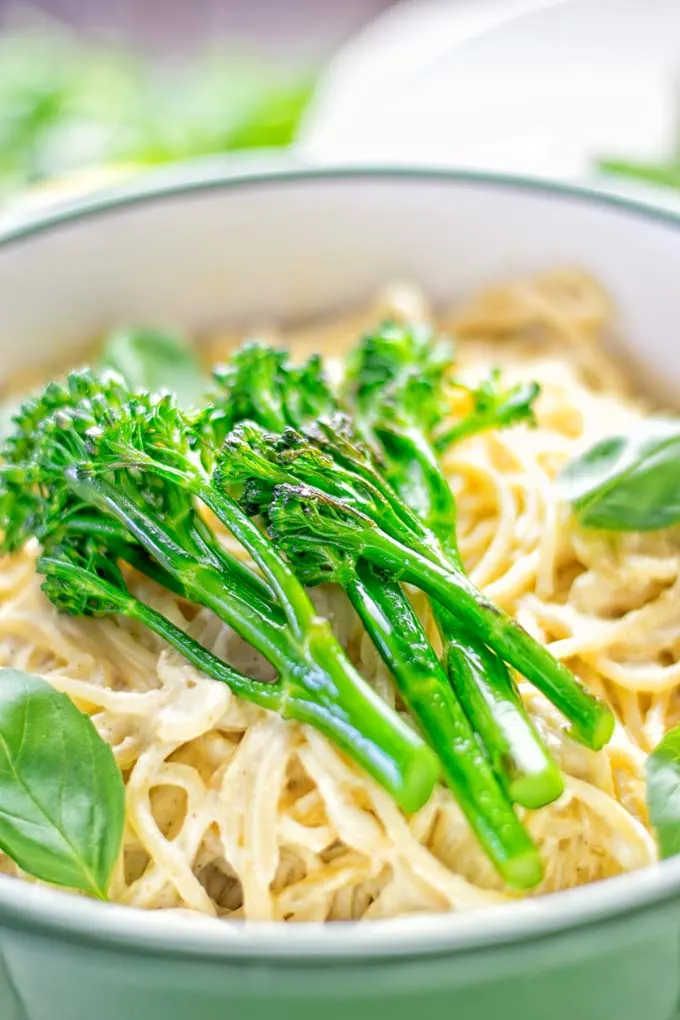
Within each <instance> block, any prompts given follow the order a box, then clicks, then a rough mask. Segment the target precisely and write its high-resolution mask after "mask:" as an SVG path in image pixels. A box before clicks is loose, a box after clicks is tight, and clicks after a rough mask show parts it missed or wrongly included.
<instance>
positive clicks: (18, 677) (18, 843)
mask: <svg viewBox="0 0 680 1020" xmlns="http://www.w3.org/2000/svg"><path fill="white" fill-rule="evenodd" d="M124 820H125V788H124V786H123V780H122V778H121V774H120V771H119V770H118V766H117V765H116V761H115V759H114V757H113V753H112V751H111V748H110V747H109V746H108V744H106V743H105V742H104V741H103V740H102V738H101V737H100V736H99V734H98V733H97V731H96V729H95V728H94V726H93V725H92V722H91V721H90V720H89V719H88V717H87V716H85V715H83V714H82V713H81V712H79V711H78V709H77V708H76V706H75V705H74V704H73V702H72V701H71V700H70V699H69V698H68V697H67V696H66V695H65V694H61V693H59V692H58V691H56V690H54V688H53V687H51V686H50V685H49V684H48V683H46V682H45V681H44V680H41V679H40V678H39V677H36V676H31V675H30V674H28V673H22V672H20V671H19V670H16V669H2V670H0V846H1V847H2V849H3V850H4V851H5V853H6V854H7V855H8V856H9V857H11V858H12V860H13V861H15V862H16V863H17V864H18V865H19V867H20V868H22V869H23V870H24V871H25V872H27V873H28V874H29V875H33V877H34V878H39V879H42V880H43V881H45V882H52V883H54V884H55V885H63V886H67V887H69V888H71V889H80V890H82V891H83V892H86V893H89V894H90V895H91V896H96V897H98V898H99V899H106V894H107V890H108V886H109V882H110V880H111V873H112V871H113V867H114V865H115V863H116V860H117V859H118V855H119V853H120V848H121V841H122V837H123V824H124Z"/></svg>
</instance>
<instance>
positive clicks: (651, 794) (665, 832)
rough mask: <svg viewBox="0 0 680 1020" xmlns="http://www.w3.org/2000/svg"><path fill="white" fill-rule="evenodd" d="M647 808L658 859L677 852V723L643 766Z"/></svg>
mask: <svg viewBox="0 0 680 1020" xmlns="http://www.w3.org/2000/svg"><path fill="white" fill-rule="evenodd" d="M645 771H646V776H647V807H648V809H649V818H650V821H651V823H652V825H653V826H654V829H655V830H656V836H657V842H658V845H659V854H660V855H661V857H662V858H665V857H674V856H675V854H677V853H680V726H676V728H675V729H674V730H671V731H670V733H667V734H666V736H665V737H664V738H663V740H662V741H661V743H660V744H658V745H657V747H656V748H655V749H654V751H652V753H651V754H650V756H649V758H648V759H647V763H646V766H645Z"/></svg>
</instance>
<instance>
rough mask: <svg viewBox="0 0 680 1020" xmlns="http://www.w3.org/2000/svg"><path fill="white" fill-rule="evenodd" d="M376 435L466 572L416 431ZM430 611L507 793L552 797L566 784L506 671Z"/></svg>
mask: <svg viewBox="0 0 680 1020" xmlns="http://www.w3.org/2000/svg"><path fill="white" fill-rule="evenodd" d="M379 435H380V437H381V439H382V441H383V445H385V447H386V450H387V451H390V449H391V447H392V446H395V447H396V450H395V452H396V453H398V457H395V458H390V463H391V465H393V471H392V475H393V484H394V485H395V488H396V489H397V491H398V492H399V494H400V496H401V497H402V499H404V501H405V502H407V503H408V504H409V505H410V506H411V509H413V510H415V511H416V512H417V513H418V514H419V516H420V517H421V519H422V520H423V522H424V523H425V524H426V526H428V527H429V528H430V529H431V530H432V532H433V533H434V535H435V537H436V538H437V539H438V540H439V542H440V544H441V547H442V550H443V552H444V554H445V555H446V556H447V558H448V560H449V562H450V564H451V565H452V566H453V567H455V568H456V569H457V570H460V572H461V573H464V572H465V568H464V565H463V561H462V558H461V555H460V551H459V549H458V542H457V540H456V502H455V499H454V496H453V493H452V492H451V487H450V485H449V483H448V481H447V479H446V478H445V477H444V475H443V474H442V472H441V469H440V467H439V462H438V460H437V457H436V455H435V453H434V450H433V449H432V447H431V446H430V443H429V442H428V441H427V439H426V438H425V436H424V435H423V434H422V432H420V430H418V429H407V430H403V431H402V432H400V433H398V434H396V435H394V434H393V433H392V432H389V433H385V432H384V431H381V432H379ZM433 609H434V614H435V619H436V621H437V626H438V628H439V632H440V635H441V639H442V643H443V645H444V662H445V664H446V668H447V670H448V674H449V678H450V680H451V683H452V684H453V686H454V688H455V690H456V691H457V693H458V697H459V698H460V700H461V702H462V704H463V707H464V708H465V711H466V713H467V716H468V718H469V720H470V722H471V723H472V726H473V729H474V730H475V731H476V732H477V733H478V734H479V736H480V738H481V741H482V744H483V745H484V747H485V749H486V751H487V754H488V755H489V758H490V760H491V762H492V764H493V766H494V769H495V770H496V775H497V776H498V778H499V780H500V782H501V784H502V785H503V788H504V789H505V790H506V792H507V794H508V796H509V797H510V799H511V800H512V801H514V802H515V803H517V804H521V805H522V806H523V807H528V808H538V807H542V806H543V805H545V804H549V803H551V802H552V801H554V800H556V799H557V797H559V796H560V794H561V793H562V791H563V790H564V782H563V780H562V777H561V774H560V771H559V769H558V767H557V765H556V764H555V762H554V761H553V759H552V757H551V756H550V754H549V753H548V751H547V749H546V747H545V745H544V744H543V742H542V741H541V739H540V737H539V736H538V733H537V732H536V729H535V727H534V725H533V723H532V722H531V719H530V718H529V714H528V712H527V711H526V708H525V707H524V705H523V703H522V699H521V698H520V696H519V692H518V690H517V688H516V686H515V684H514V683H513V680H512V677H511V676H510V673H509V670H508V667H507V666H506V665H505V663H504V662H503V661H502V660H501V659H499V658H498V656H497V655H495V654H494V652H492V651H491V650H490V649H489V648H487V647H486V645H485V644H484V643H483V642H481V641H479V640H475V639H474V638H473V637H471V636H470V635H469V634H466V633H465V632H464V631H463V630H462V629H461V626H460V623H459V621H458V620H457V619H456V618H455V617H454V616H452V615H451V613H449V612H447V610H446V609H444V607H443V606H441V605H440V604H438V603H436V602H435V603H434V604H433Z"/></svg>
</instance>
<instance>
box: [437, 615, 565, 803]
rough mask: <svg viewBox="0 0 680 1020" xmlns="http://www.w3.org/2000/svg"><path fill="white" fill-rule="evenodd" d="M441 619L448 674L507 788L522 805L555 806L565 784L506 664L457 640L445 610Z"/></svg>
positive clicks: (480, 648) (458, 630) (477, 646)
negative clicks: (551, 804) (553, 802)
mask: <svg viewBox="0 0 680 1020" xmlns="http://www.w3.org/2000/svg"><path fill="white" fill-rule="evenodd" d="M437 617H438V623H439V626H440V628H441V630H442V638H443V641H444V661H445V662H446V667H447V670H448V673H449V676H450V677H451V681H452V683H454V684H455V688H456V691H457V692H458V696H459V698H460V700H461V702H462V704H463V706H464V708H465V711H466V713H467V716H468V718H469V719H470V721H471V723H472V725H473V727H474V729H475V730H476V732H477V733H478V734H479V737H480V739H481V741H482V744H483V745H484V747H485V749H486V752H487V754H488V755H489V758H490V760H491V763H492V765H493V767H494V769H495V772H496V775H497V776H498V777H499V779H500V781H501V784H502V786H503V788H504V789H505V790H506V792H507V794H508V796H509V797H510V799H511V800H512V801H513V802H514V803H515V804H521V805H522V806H523V807H527V808H539V807H543V806H544V805H545V804H550V803H552V801H554V800H556V799H557V798H558V797H559V796H560V794H561V793H562V792H563V790H564V781H563V779H562V776H561V773H560V770H559V768H558V767H557V764H556V763H555V762H554V761H553V759H552V758H551V756H550V754H549V753H548V751H547V750H546V748H545V746H544V744H543V742H542V740H541V739H540V737H539V736H538V734H537V732H536V729H535V727H534V725H533V723H532V722H531V719H530V718H529V715H528V713H527V711H526V709H525V708H524V705H523V704H522V700H521V698H520V696H519V693H518V691H517V689H516V687H515V685H514V683H513V681H512V678H511V676H510V673H509V672H508V669H507V667H506V665H505V663H504V662H502V661H501V659H499V658H498V656H497V655H496V654H495V653H494V652H492V651H491V649H490V648H487V647H486V645H484V644H482V643H481V642H480V641H474V642H473V641H471V640H468V638H467V636H458V635H462V631H461V628H460V625H459V624H458V622H457V621H456V620H455V619H452V618H451V616H450V615H449V614H448V613H446V611H445V610H443V609H441V607H440V608H439V609H438V612H437Z"/></svg>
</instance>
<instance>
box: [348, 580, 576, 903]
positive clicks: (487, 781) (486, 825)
mask: <svg viewBox="0 0 680 1020" xmlns="http://www.w3.org/2000/svg"><path fill="white" fill-rule="evenodd" d="M345 590H346V591H347V594H348V596H349V598H350V601H351V602H352V605H353V606H354V608H355V610H356V611H357V613H358V615H359V617H360V618H361V620H362V622H363V624H364V626H365V628H366V630H367V631H368V633H369V634H370V636H371V638H372V640H373V643H374V644H375V646H376V648H377V649H378V651H379V652H380V654H381V656H382V658H383V659H384V661H385V663H386V664H387V665H388V667H389V668H390V670H391V671H392V673H393V675H394V678H395V681H396V684H397V688H398V690H399V692H400V694H401V696H402V697H403V699H404V701H405V702H406V704H407V706H408V708H409V710H410V712H411V713H412V714H413V716H414V717H415V719H416V720H417V721H418V722H419V724H420V726H421V728H422V731H423V734H424V735H425V737H426V739H427V740H429V741H430V743H431V744H432V746H433V748H434V749H435V750H436V751H437V753H438V755H439V759H440V761H441V763H442V768H443V771H444V777H445V779H446V782H447V785H448V786H449V787H450V789H451V790H452V792H453V794H454V796H455V798H456V801H457V803H458V805H459V807H460V808H461V810H462V811H463V813H464V814H465V817H466V818H467V820H468V822H469V824H470V826H471V828H472V829H473V831H474V832H475V834H476V836H477V838H478V839H479V841H480V843H481V844H482V846H483V847H484V849H485V850H486V852H487V854H488V855H489V857H490V858H491V860H492V861H493V863H494V865H495V866H496V868H497V869H498V871H499V873H500V874H501V875H502V877H503V878H504V880H505V881H506V882H507V884H508V885H510V886H513V887H514V888H516V889H528V888H530V887H532V886H534V885H536V884H537V883H538V882H539V881H540V879H541V876H542V868H541V860H540V857H539V854H538V851H537V849H536V847H535V846H534V844H533V843H532V841H531V839H530V837H529V836H528V834H527V832H526V830H525V829H524V827H523V826H522V825H521V823H520V822H519V821H518V819H517V818H516V816H515V813H514V811H513V808H512V805H511V804H510V803H509V801H508V799H507V797H506V796H505V795H504V793H503V791H502V790H501V788H500V787H499V785H498V782H497V780H496V777H495V776H494V774H493V771H492V768H491V765H490V764H489V761H488V760H487V758H486V756H485V754H484V751H483V750H482V748H481V747H480V745H479V742H478V741H477V739H476V737H475V734H474V732H473V730H472V728H471V726H470V723H469V721H468V718H467V716H466V714H465V711H464V709H463V707H462V705H461V703H460V701H459V700H458V697H457V695H456V693H455V691H454V690H453V688H452V687H451V685H450V683H449V681H448V677H447V676H446V673H445V672H444V670H443V668H442V666H441V663H440V662H439V659H438V658H437V656H436V654H435V652H434V649H433V648H432V645H431V644H430V642H429V640H428V639H427V635H426V634H425V632H424V630H423V627H422V625H421V623H420V621H419V620H418V618H417V616H416V614H415V612H414V610H413V607H412V606H411V603H410V602H409V600H408V598H407V597H406V595H405V593H404V591H403V589H402V588H401V585H399V584H398V583H396V582H393V581H389V580H386V579H384V578H383V577H381V576H379V575H378V574H376V573H375V571H374V570H373V569H372V568H371V567H370V566H368V565H367V564H365V563H359V565H358V567H357V570H356V572H355V573H354V574H353V575H350V576H349V577H348V579H347V583H346V587H345ZM558 776H559V773H558Z"/></svg>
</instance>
